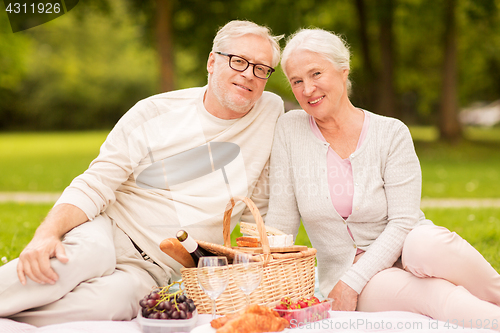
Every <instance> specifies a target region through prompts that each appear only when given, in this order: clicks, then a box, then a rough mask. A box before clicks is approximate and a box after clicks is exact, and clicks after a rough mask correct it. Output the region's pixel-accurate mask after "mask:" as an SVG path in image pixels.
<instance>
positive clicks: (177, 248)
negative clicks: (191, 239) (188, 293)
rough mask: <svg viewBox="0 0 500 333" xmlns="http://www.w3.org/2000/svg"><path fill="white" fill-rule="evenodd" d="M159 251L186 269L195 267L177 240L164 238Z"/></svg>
mask: <svg viewBox="0 0 500 333" xmlns="http://www.w3.org/2000/svg"><path fill="white" fill-rule="evenodd" d="M160 249H161V250H162V251H163V252H165V253H166V254H167V255H169V256H170V257H171V258H172V259H174V260H175V261H177V262H178V263H180V264H181V265H182V266H184V267H186V268H191V267H195V265H194V260H193V258H191V255H190V254H189V252H188V251H187V250H186V249H185V248H184V246H182V244H181V242H179V240H178V239H177V238H166V239H164V240H163V241H162V242H161V243H160Z"/></svg>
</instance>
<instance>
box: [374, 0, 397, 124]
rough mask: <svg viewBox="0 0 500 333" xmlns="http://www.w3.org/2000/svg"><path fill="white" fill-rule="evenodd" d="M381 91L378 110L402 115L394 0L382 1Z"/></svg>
mask: <svg viewBox="0 0 500 333" xmlns="http://www.w3.org/2000/svg"><path fill="white" fill-rule="evenodd" d="M379 10H380V15H379V20H380V21H379V22H380V39H379V40H380V56H381V70H380V91H379V100H378V107H377V111H378V113H380V114H383V115H386V116H389V117H396V118H399V117H400V113H399V112H398V109H397V108H396V90H395V88H394V36H393V30H392V27H393V21H394V2H393V0H381V1H380V6H379Z"/></svg>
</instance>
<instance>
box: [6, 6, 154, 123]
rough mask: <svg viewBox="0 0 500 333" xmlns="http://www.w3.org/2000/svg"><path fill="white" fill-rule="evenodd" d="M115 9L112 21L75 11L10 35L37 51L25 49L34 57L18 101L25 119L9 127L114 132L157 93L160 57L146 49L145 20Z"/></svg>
mask: <svg viewBox="0 0 500 333" xmlns="http://www.w3.org/2000/svg"><path fill="white" fill-rule="evenodd" d="M78 6H79V7H80V6H83V7H85V4H83V3H82V4H79V5H78ZM112 9H113V11H112V13H111V14H110V15H106V14H101V13H99V12H93V13H90V14H89V15H87V16H85V17H81V18H79V17H78V16H76V15H73V14H74V13H75V12H77V10H76V9H75V10H73V11H71V12H70V13H68V14H66V15H64V16H62V17H60V18H58V19H56V20H53V21H51V22H49V23H46V24H44V25H41V26H39V27H36V28H33V29H29V30H27V31H24V32H20V33H17V34H15V35H14V36H12V37H11V36H9V38H11V39H13V40H15V41H22V40H24V39H27V40H29V41H30V43H31V48H30V49H29V50H25V49H20V48H17V49H18V50H17V52H18V53H20V54H22V57H21V59H22V58H23V57H24V58H27V60H26V63H27V64H26V66H27V73H26V74H25V77H24V80H23V82H22V85H21V87H20V88H19V97H21V98H20V100H17V101H16V102H17V110H16V113H17V121H16V122H15V123H10V124H9V125H10V126H9V129H16V128H17V129H21V128H22V129H56V128H57V129H85V128H108V129H109V128H111V127H112V126H113V125H114V124H115V123H116V121H117V120H118V119H119V118H120V117H121V115H123V113H125V112H126V111H127V110H128V109H129V108H130V107H131V106H132V105H134V104H135V103H136V102H137V101H138V100H140V99H142V98H145V97H147V96H150V95H152V94H154V93H155V92H156V90H155V88H156V83H157V80H158V78H157V72H156V66H157V64H156V53H155V51H154V50H153V49H151V48H146V47H144V46H143V45H142V44H141V41H140V38H141V35H140V28H139V22H138V19H137V18H134V17H133V16H132V15H130V14H129V13H128V11H127V9H126V8H125V7H124V5H123V4H122V3H118V2H117V3H113V6H112ZM12 47H13V48H15V45H13V46H12ZM13 54H15V53H13ZM5 77H6V76H5V75H0V82H1V81H2V80H5ZM0 107H1V105H0Z"/></svg>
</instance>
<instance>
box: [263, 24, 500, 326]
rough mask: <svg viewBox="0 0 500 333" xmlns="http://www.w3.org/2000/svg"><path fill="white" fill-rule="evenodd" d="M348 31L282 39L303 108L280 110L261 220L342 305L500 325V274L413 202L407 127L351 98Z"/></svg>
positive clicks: (416, 197)
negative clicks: (297, 239)
mask: <svg viewBox="0 0 500 333" xmlns="http://www.w3.org/2000/svg"><path fill="white" fill-rule="evenodd" d="M349 58H350V53H349V50H348V48H347V46H346V45H345V43H344V42H343V41H342V40H341V39H340V38H339V37H338V36H336V35H335V34H333V33H330V32H328V31H325V30H321V29H304V30H300V31H299V32H297V33H296V34H294V35H293V36H291V38H289V39H288V42H287V45H286V47H285V49H284V52H283V57H282V62H281V65H282V68H283V71H284V72H285V75H286V76H287V78H288V81H289V83H290V85H291V88H292V91H293V93H294V95H295V98H296V99H297V101H298V102H299V104H300V106H301V107H302V108H303V110H293V111H289V112H288V113H286V114H285V115H284V116H282V117H281V118H280V119H279V121H278V125H277V128H276V132H275V138H274V144H273V150H272V154H271V169H270V170H271V171H270V172H271V173H270V179H271V180H270V181H271V183H270V185H271V197H270V203H269V212H268V215H267V217H266V225H271V226H273V227H277V228H279V229H281V230H283V231H284V232H287V233H291V234H294V235H295V236H296V235H297V232H298V228H299V225H300V220H301V218H302V222H303V224H304V226H305V229H306V231H307V234H308V236H309V239H310V240H311V243H312V245H313V247H315V248H316V249H317V250H318V254H317V262H318V273H319V283H320V291H321V293H322V294H323V295H324V296H328V297H331V298H334V309H335V310H344V311H353V310H356V309H357V310H359V311H391V310H400V311H411V312H416V313H420V314H424V315H427V316H430V317H432V318H434V319H439V320H444V321H448V320H449V323H450V325H452V324H456V325H460V326H474V327H475V326H477V327H483V328H485V327H486V328H493V329H498V328H499V325H500V322H499V321H500V307H499V306H498V304H500V276H499V275H498V274H497V272H496V271H495V270H494V269H493V268H492V267H491V265H490V264H489V263H488V262H487V261H486V260H485V259H484V258H483V257H482V256H481V254H479V252H477V251H476V250H475V249H474V248H473V247H472V246H471V245H470V244H468V243H467V242H466V241H465V240H463V239H462V238H460V236H458V235H457V234H455V233H452V232H449V231H448V230H447V229H445V228H443V227H438V226H435V225H434V224H433V223H432V222H431V221H429V220H427V219H426V218H425V217H424V214H423V213H422V211H421V210H420V196H421V171H420V164H419V161H418V158H417V155H416V153H415V150H414V147H413V142H412V138H411V136H410V132H409V130H408V128H407V127H406V126H405V125H404V124H403V123H402V122H401V121H399V120H397V119H393V118H388V117H383V116H380V115H377V114H374V113H371V112H368V111H365V110H362V109H359V108H357V107H355V106H354V105H353V104H352V103H351V101H350V100H349V96H348V94H349V90H350V86H351V84H350V81H349V77H348V76H349Z"/></svg>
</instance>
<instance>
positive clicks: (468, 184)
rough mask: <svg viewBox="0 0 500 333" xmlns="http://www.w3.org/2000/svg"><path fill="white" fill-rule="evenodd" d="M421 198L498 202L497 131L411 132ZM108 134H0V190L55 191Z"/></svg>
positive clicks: (416, 129)
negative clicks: (445, 137)
mask: <svg viewBox="0 0 500 333" xmlns="http://www.w3.org/2000/svg"><path fill="white" fill-rule="evenodd" d="M410 130H411V132H412V135H413V137H414V140H415V148H416V151H417V154H418V156H419V159H420V163H421V166H422V176H423V181H422V185H423V186H422V197H424V198H440V197H454V198H466V197H467V198H498V197H500V190H498V189H499V188H500V154H499V153H498V152H499V151H500V128H498V127H494V128H491V129H483V128H467V129H466V131H465V135H466V138H467V139H466V140H464V141H463V142H461V143H459V144H457V145H454V146H450V145H448V144H444V143H440V142H437V141H436V138H437V131H436V129H435V128H433V127H410ZM106 135H107V132H105V131H101V132H76V133H75V132H72V133H7V134H0V153H1V156H2V163H0V174H2V177H1V178H0V191H35V192H36V191H38V192H60V191H62V190H63V189H64V188H65V187H66V186H67V185H68V184H69V183H70V182H71V180H72V179H73V178H74V177H76V176H77V175H79V174H80V173H82V172H83V171H85V169H86V168H87V167H88V165H89V163H90V162H91V161H92V160H93V159H94V158H95V157H96V156H97V155H98V153H99V147H100V145H101V144H102V142H103V141H104V140H105V138H106Z"/></svg>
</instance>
